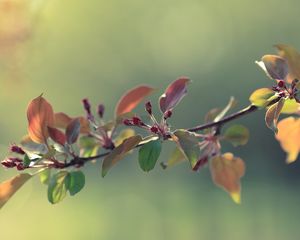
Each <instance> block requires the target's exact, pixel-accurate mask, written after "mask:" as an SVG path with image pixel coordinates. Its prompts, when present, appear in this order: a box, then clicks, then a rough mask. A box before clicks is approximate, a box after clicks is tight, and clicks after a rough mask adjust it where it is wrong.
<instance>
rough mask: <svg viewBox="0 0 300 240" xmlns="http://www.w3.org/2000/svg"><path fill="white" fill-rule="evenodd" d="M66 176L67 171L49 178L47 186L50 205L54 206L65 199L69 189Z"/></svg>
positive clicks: (67, 174)
mask: <svg viewBox="0 0 300 240" xmlns="http://www.w3.org/2000/svg"><path fill="white" fill-rule="evenodd" d="M68 176H69V173H68V172H67V171H61V172H58V173H56V174H55V175H53V176H52V177H51V179H50V182H49V186H48V200H49V202H50V203H52V204H55V203H58V202H60V201H62V200H63V199H64V198H65V196H66V193H67V190H68V188H69V179H68V178H69V177H68Z"/></svg>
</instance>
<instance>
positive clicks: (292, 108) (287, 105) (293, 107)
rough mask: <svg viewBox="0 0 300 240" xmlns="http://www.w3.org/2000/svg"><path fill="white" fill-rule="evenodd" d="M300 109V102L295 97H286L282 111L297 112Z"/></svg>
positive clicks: (286, 112)
mask: <svg viewBox="0 0 300 240" xmlns="http://www.w3.org/2000/svg"><path fill="white" fill-rule="evenodd" d="M299 110H300V104H299V103H297V102H296V100H295V99H286V100H285V102H284V105H283V108H282V109H281V113H285V114H292V113H297V112H299Z"/></svg>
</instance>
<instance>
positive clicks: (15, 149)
mask: <svg viewBox="0 0 300 240" xmlns="http://www.w3.org/2000/svg"><path fill="white" fill-rule="evenodd" d="M10 151H11V152H14V153H18V154H21V155H24V154H25V152H24V151H23V149H22V148H20V147H19V146H17V145H11V146H10Z"/></svg>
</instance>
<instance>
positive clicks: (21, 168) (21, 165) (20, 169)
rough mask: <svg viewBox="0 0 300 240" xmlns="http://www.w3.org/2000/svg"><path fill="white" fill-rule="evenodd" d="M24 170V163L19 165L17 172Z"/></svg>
mask: <svg viewBox="0 0 300 240" xmlns="http://www.w3.org/2000/svg"><path fill="white" fill-rule="evenodd" d="M24 169H25V166H24V164H23V163H19V164H18V165H17V170H19V171H22V170H24Z"/></svg>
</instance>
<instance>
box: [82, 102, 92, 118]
mask: <svg viewBox="0 0 300 240" xmlns="http://www.w3.org/2000/svg"><path fill="white" fill-rule="evenodd" d="M82 103H83V107H84V110H85V111H86V112H87V114H88V115H90V114H91V104H90V102H89V100H88V99H87V98H84V99H83V100H82Z"/></svg>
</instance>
